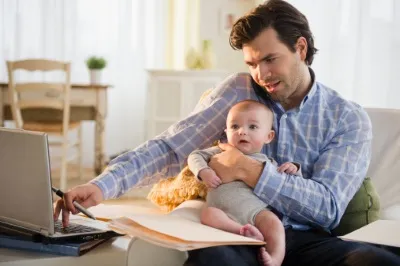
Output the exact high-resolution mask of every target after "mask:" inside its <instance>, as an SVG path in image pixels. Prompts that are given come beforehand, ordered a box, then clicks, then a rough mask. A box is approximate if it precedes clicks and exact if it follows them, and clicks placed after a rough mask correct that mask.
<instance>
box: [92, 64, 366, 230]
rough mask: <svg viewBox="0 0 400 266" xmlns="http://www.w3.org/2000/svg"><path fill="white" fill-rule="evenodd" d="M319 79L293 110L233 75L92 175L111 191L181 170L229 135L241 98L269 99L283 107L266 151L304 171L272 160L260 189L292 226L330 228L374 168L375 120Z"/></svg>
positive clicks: (108, 193)
mask: <svg viewBox="0 0 400 266" xmlns="http://www.w3.org/2000/svg"><path fill="white" fill-rule="evenodd" d="M310 72H311V74H312V76H314V75H313V72H312V70H310ZM313 80H314V82H313V85H312V88H311V89H310V91H309V93H308V95H307V96H306V97H305V98H304V99H303V101H302V103H301V104H300V106H299V107H297V108H294V109H291V110H289V111H285V110H284V109H283V108H282V106H281V105H280V104H279V103H276V102H272V101H270V100H268V99H265V98H260V96H259V94H257V93H256V92H255V90H254V84H253V82H252V79H251V76H250V75H249V74H247V73H240V74H236V75H233V76H231V77H229V78H227V79H226V80H225V81H223V82H222V83H221V84H219V85H218V86H217V87H215V88H214V89H213V90H212V92H211V93H210V94H209V95H208V96H207V97H206V98H205V99H204V100H203V101H201V102H200V103H199V104H198V105H197V106H196V107H195V109H194V111H193V112H192V113H191V114H190V115H189V116H188V117H187V118H185V119H183V120H181V121H179V122H177V123H175V124H174V125H172V126H171V127H169V128H168V129H167V130H166V131H165V132H163V133H162V134H161V135H159V136H157V137H156V138H154V139H152V140H149V141H147V142H145V143H144V144H142V145H141V146H139V147H138V148H136V149H134V150H132V151H129V152H127V153H125V154H123V155H121V156H119V157H117V158H116V159H114V160H113V161H112V162H111V163H110V165H109V167H108V168H107V170H105V171H104V172H103V173H102V174H101V175H100V176H98V177H97V178H96V179H94V180H93V181H92V182H93V183H95V184H96V185H98V186H99V187H100V188H101V190H102V191H103V195H104V198H105V199H108V198H113V197H118V196H120V195H122V194H123V193H125V192H127V191H128V190H129V189H131V188H132V187H134V186H140V185H148V184H152V183H155V182H156V181H158V180H159V179H160V178H164V177H167V176H174V175H176V174H178V173H179V171H180V170H181V169H182V167H183V166H184V165H185V164H186V160H187V157H188V155H189V154H190V153H191V152H192V151H193V150H195V149H202V148H206V147H209V146H211V145H212V143H213V142H214V141H215V140H218V139H221V138H223V137H224V131H223V130H224V128H225V120H226V117H227V114H228V111H229V109H230V108H231V107H232V106H233V105H234V104H235V103H237V102H239V101H242V100H245V99H254V100H258V101H262V102H264V103H265V104H267V105H269V106H270V107H271V108H272V110H273V112H274V114H275V117H274V129H275V131H276V137H275V140H274V141H273V142H272V143H270V144H268V145H265V147H264V148H263V153H265V154H266V155H267V156H268V157H272V158H274V159H275V160H276V161H277V162H278V164H279V165H280V164H282V163H284V162H299V163H300V164H301V167H302V174H303V177H298V176H294V175H289V174H286V173H283V174H281V173H278V172H277V171H276V166H274V165H273V164H269V163H267V164H266V165H265V167H264V170H263V172H262V175H261V177H260V179H259V181H258V184H257V185H256V187H255V188H254V193H255V194H256V195H257V196H258V197H259V198H260V199H261V200H263V201H264V202H265V203H267V204H268V205H269V206H271V207H272V208H274V209H275V210H276V211H277V212H279V213H280V214H282V222H283V224H284V225H285V226H292V227H293V228H296V229H301V230H305V229H308V228H309V227H310V226H314V227H319V228H322V229H325V230H330V229H332V228H334V227H336V226H337V225H338V224H339V221H340V219H341V217H342V215H343V213H344V211H345V209H346V207H347V205H348V203H349V201H350V200H351V199H352V197H353V196H354V194H355V193H356V192H357V190H358V189H359V187H360V186H361V184H362V182H363V179H364V177H365V175H366V172H367V168H368V165H369V162H370V157H371V139H372V131H371V122H370V120H369V117H368V115H367V114H366V112H365V111H364V110H363V109H362V108H361V107H360V106H359V105H357V104H355V103H352V102H349V101H347V100H345V99H343V98H342V97H341V96H340V95H339V94H337V93H336V92H335V91H333V90H331V89H329V88H327V87H326V86H324V85H322V84H320V83H318V82H316V81H315V78H313Z"/></svg>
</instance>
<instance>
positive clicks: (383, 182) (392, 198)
mask: <svg viewBox="0 0 400 266" xmlns="http://www.w3.org/2000/svg"><path fill="white" fill-rule="evenodd" d="M366 111H367V113H368V115H369V117H370V119H371V122H372V133H373V141H372V159H371V164H370V166H369V169H368V176H370V177H371V179H372V181H373V183H374V185H375V187H376V190H377V191H378V194H379V196H380V199H381V207H382V209H386V208H390V207H392V206H396V205H400V110H395V109H381V108H366Z"/></svg>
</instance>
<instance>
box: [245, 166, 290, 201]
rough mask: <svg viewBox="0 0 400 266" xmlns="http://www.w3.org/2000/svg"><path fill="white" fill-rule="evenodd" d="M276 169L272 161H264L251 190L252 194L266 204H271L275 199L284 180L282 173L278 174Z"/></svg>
mask: <svg viewBox="0 0 400 266" xmlns="http://www.w3.org/2000/svg"><path fill="white" fill-rule="evenodd" d="M276 169H277V167H276V166H275V165H273V164H272V163H266V164H265V167H264V170H263V172H262V173H261V176H260V178H259V180H258V183H257V185H256V187H255V188H254V190H253V191H254V194H256V195H257V196H258V197H259V198H261V200H262V201H264V202H265V203H266V204H268V205H272V204H273V202H274V201H275V200H276V198H277V197H278V195H279V193H280V191H281V189H282V187H283V183H284V180H285V178H284V176H283V175H284V174H280V173H279V172H278V171H277V170H276Z"/></svg>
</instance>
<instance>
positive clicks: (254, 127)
mask: <svg viewBox="0 0 400 266" xmlns="http://www.w3.org/2000/svg"><path fill="white" fill-rule="evenodd" d="M257 128H258V127H257V126H256V125H250V129H257Z"/></svg>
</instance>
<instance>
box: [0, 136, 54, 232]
mask: <svg viewBox="0 0 400 266" xmlns="http://www.w3.org/2000/svg"><path fill="white" fill-rule="evenodd" d="M0 173H1V174H0V182H1V185H0V221H2V222H6V223H9V224H12V225H17V226H22V227H24V228H26V229H28V230H32V231H37V232H38V231H39V230H40V229H46V231H50V232H49V233H50V234H53V233H54V224H53V222H52V219H53V218H52V216H53V205H52V192H51V178H50V162H49V151H48V143H47V135H46V134H45V133H41V132H31V131H24V130H19V129H6V128H0Z"/></svg>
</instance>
